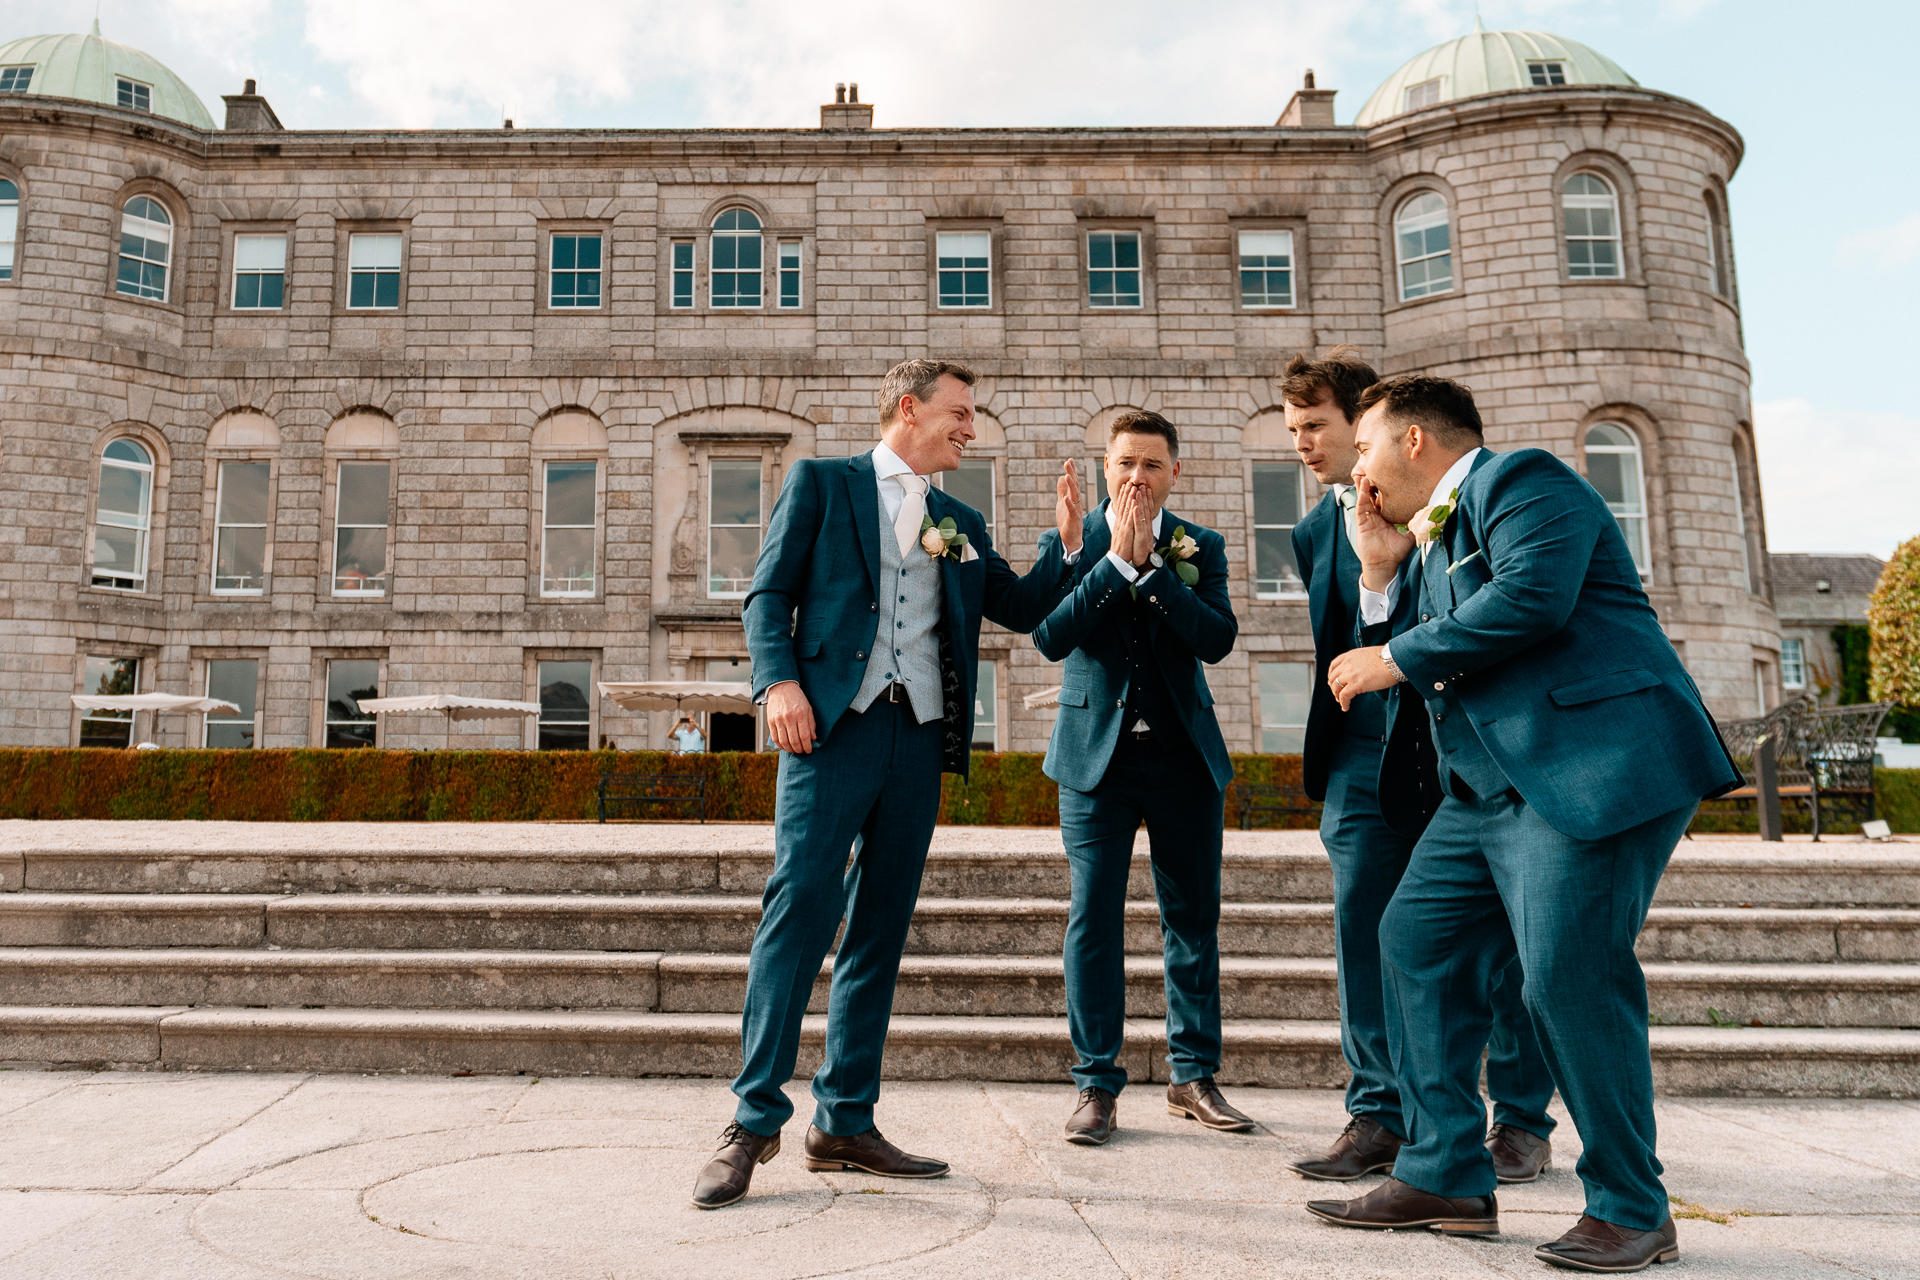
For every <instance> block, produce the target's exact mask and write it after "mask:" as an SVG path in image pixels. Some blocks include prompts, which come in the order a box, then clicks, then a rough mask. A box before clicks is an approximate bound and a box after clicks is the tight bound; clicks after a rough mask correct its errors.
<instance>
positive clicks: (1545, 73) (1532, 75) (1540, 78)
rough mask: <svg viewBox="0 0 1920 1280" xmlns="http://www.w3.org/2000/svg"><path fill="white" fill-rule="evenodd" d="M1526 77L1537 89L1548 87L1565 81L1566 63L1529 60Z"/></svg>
mask: <svg viewBox="0 0 1920 1280" xmlns="http://www.w3.org/2000/svg"><path fill="white" fill-rule="evenodd" d="M1527 78H1528V79H1529V80H1531V81H1533V84H1534V87H1535V88H1538V89H1546V88H1550V87H1552V86H1554V85H1562V84H1565V83H1566V82H1567V64H1566V63H1564V62H1529V63H1528V64H1527Z"/></svg>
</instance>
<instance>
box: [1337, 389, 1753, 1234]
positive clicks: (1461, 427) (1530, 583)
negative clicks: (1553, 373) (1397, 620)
mask: <svg viewBox="0 0 1920 1280" xmlns="http://www.w3.org/2000/svg"><path fill="white" fill-rule="evenodd" d="M1361 409H1362V416H1361V421H1360V430H1359V434H1358V438H1357V441H1356V447H1357V448H1358V450H1359V453H1360V465H1359V467H1358V468H1357V470H1356V480H1357V482H1358V485H1359V488H1360V490H1361V497H1360V502H1359V506H1358V508H1357V510H1358V511H1359V513H1360V517H1359V525H1360V531H1359V536H1358V543H1359V545H1360V548H1361V560H1362V562H1363V566H1364V567H1363V571H1362V579H1361V585H1362V587H1363V588H1364V590H1363V592H1362V597H1361V608H1362V615H1363V618H1375V617H1384V616H1386V615H1388V614H1390V613H1391V611H1392V607H1393V605H1394V603H1395V600H1394V596H1395V595H1396V594H1398V593H1404V592H1415V593H1417V599H1418V602H1419V605H1418V612H1419V616H1418V621H1417V623H1416V624H1415V625H1414V626H1412V627H1411V628H1409V629H1408V630H1406V631H1404V632H1402V633H1400V634H1398V635H1396V636H1394V637H1393V639H1392V640H1391V642H1389V643H1388V644H1386V645H1383V646H1378V647H1366V648H1359V649H1355V650H1353V651H1352V652H1350V653H1347V654H1345V655H1343V656H1342V657H1341V658H1340V659H1339V660H1338V661H1336V662H1335V663H1334V664H1333V666H1332V668H1331V669H1330V671H1329V672H1328V685H1329V687H1330V688H1331V689H1332V690H1333V692H1334V694H1335V696H1337V697H1338V698H1339V699H1340V701H1341V703H1342V705H1343V706H1345V705H1350V704H1351V702H1352V701H1353V699H1355V698H1356V697H1359V696H1361V695H1363V694H1366V693H1369V692H1372V691H1375V690H1379V689H1387V688H1392V687H1394V686H1395V685H1396V684H1399V683H1401V682H1403V681H1404V682H1405V685H1406V688H1405V689H1404V690H1403V691H1402V692H1403V696H1406V695H1411V696H1418V697H1420V698H1421V699H1423V700H1424V701H1425V702H1426V705H1427V710H1428V713H1429V716H1430V721H1431V724H1432V728H1433V738H1434V745H1435V748H1436V749H1437V751H1438V754H1439V771H1440V779H1441V783H1442V785H1443V787H1444V788H1445V791H1446V798H1445V799H1444V800H1442V802H1441V804H1440V808H1439V811H1438V812H1437V813H1436V814H1435V815H1434V818H1433V821H1432V823H1431V824H1430V825H1429V826H1428V827H1427V830H1426V833H1425V834H1424V835H1422V836H1421V838H1420V842H1419V843H1418V844H1417V845H1416V846H1415V847H1414V851H1413V857H1412V859H1411V861H1410V863H1409V865H1408V867H1407V871H1406V874H1405V876H1404V877H1403V878H1402V879H1401V881H1400V887H1399V888H1398V889H1397V890H1396V891H1395V892H1394V896H1393V901H1392V902H1391V903H1390V904H1389V906H1388V908H1387V912H1386V916H1385V918H1384V919H1383V920H1382V921H1381V925H1380V939H1381V953H1382V959H1383V961H1384V964H1385V969H1386V981H1387V999H1388V1005H1389V1009H1390V1014H1391V1021H1390V1023H1389V1034H1390V1037H1391V1047H1392V1052H1393V1061H1394V1068H1395V1072H1396V1074H1397V1075H1398V1076H1399V1078H1400V1085H1401V1090H1402V1097H1403V1100H1404V1102H1405V1103H1406V1105H1407V1110H1408V1116H1409V1129H1410V1132H1409V1133H1408V1139H1409V1141H1408V1143H1407V1145H1406V1146H1405V1147H1403V1148H1402V1149H1401V1151H1400V1154H1399V1157H1398V1159H1397V1160H1396V1162H1395V1164H1394V1170H1393V1176H1392V1177H1391V1178H1389V1179H1387V1181H1386V1182H1384V1183H1383V1184H1381V1185H1380V1186H1379V1187H1377V1188H1375V1189H1374V1190H1373V1191H1371V1192H1369V1193H1368V1194H1367V1195H1365V1196H1363V1197H1361V1198H1360V1199H1358V1200H1350V1201H1317V1202H1314V1203H1312V1204H1310V1205H1308V1210H1309V1212H1312V1213H1314V1214H1316V1215H1317V1216H1319V1217H1321V1218H1323V1219H1325V1220H1327V1221H1329V1222H1334V1223H1337V1224H1339V1225H1342V1226H1352V1227H1371V1228H1375V1229H1383V1228H1408V1227H1427V1228H1431V1229H1433V1230H1437V1231H1442V1232H1451V1233H1457V1234H1463V1235H1490V1234H1493V1233H1495V1232H1497V1231H1498V1230H1499V1219H1498V1205H1497V1204H1496V1202H1495V1199H1494V1195H1493V1188H1494V1171H1493V1167H1492V1161H1491V1159H1490V1157H1489V1156H1488V1153H1487V1151H1486V1148H1485V1147H1484V1146H1483V1145H1481V1136H1480V1135H1481V1130H1480V1126H1481V1123H1482V1117H1483V1115H1484V1112H1482V1111H1481V1108H1480V1099H1479V1094H1478V1090H1477V1087H1476V1079H1475V1077H1476V1075H1477V1072H1478V1067H1479V1056H1480V1046H1481V1045H1483V1044H1484V1043H1485V1042H1486V1038H1487V1030H1488V1027H1489V1024H1490V1020H1491V1012H1490V1008H1489V1003H1488V990H1489V987H1490V982H1491V979H1492V978H1493V976H1494V975H1495V974H1496V973H1498V972H1500V971H1501V970H1502V969H1503V968H1505V967H1506V966H1507V965H1508V964H1509V963H1510V962H1511V960H1512V958H1513V957H1514V956H1515V955H1516V954H1517V955H1518V957H1519V962H1520V968H1521V970H1522V972H1523V973H1524V975H1525V981H1524V986H1523V989H1522V999H1523V1001H1524V1002H1525V1005H1526V1008H1527V1012H1528V1013H1529V1014H1530V1015H1531V1016H1532V1018H1533V1021H1534V1024H1535V1027H1536V1028H1537V1030H1538V1031H1539V1034H1540V1039H1541V1045H1542V1049H1543V1050H1544V1052H1545V1054H1546V1057H1547V1062H1548V1064H1549V1066H1550V1067H1551V1069H1552V1072H1553V1077H1554V1080H1555V1083H1557V1084H1558V1085H1559V1088H1560V1094H1561V1096H1562V1097H1563V1098H1564V1099H1565V1100H1566V1103H1567V1109H1568V1111H1569V1112H1571V1113H1572V1116H1573V1122H1574V1125H1575V1127H1576V1128H1577V1129H1578V1130H1579V1132H1580V1138H1581V1141H1582V1143H1583V1145H1584V1147H1585V1150H1584V1151H1583V1152H1582V1154H1581V1157H1580V1161H1579V1164H1578V1165H1577V1166H1576V1171H1577V1172H1578V1173H1579V1175H1580V1178H1581V1181H1582V1182H1583V1183H1584V1184H1585V1188H1586V1212H1585V1213H1584V1214H1583V1216H1582V1217H1581V1218H1580V1220H1579V1222H1578V1223H1576V1224H1575V1225H1574V1226H1573V1228H1572V1229H1571V1230H1569V1231H1568V1232H1567V1233H1566V1234H1565V1235H1563V1236H1562V1237H1561V1238H1560V1239H1558V1240H1555V1241H1553V1242H1551V1243H1548V1244H1543V1245H1541V1246H1540V1247H1539V1248H1538V1249H1537V1250H1536V1251H1535V1254H1536V1256H1537V1257H1538V1258H1540V1260H1541V1261H1543V1262H1547V1263H1550V1264H1552V1265H1555V1266H1559V1267H1564V1268H1568V1269H1573V1270H1583V1271H1600V1272H1620V1271H1638V1270H1642V1269H1644V1268H1645V1267H1647V1266H1649V1265H1650V1264H1652V1263H1655V1262H1670V1261H1672V1260H1674V1259H1675V1258H1677V1257H1678V1256H1679V1252H1680V1247H1679V1239H1678V1236H1677V1234H1676V1233H1675V1230H1674V1225H1673V1219H1672V1217H1671V1216H1670V1214H1669V1212H1668V1202H1667V1195H1666V1189H1665V1187H1664V1186H1662V1185H1661V1182H1660V1173H1661V1165H1660V1161H1659V1158H1658V1157H1657V1156H1656V1155H1655V1154H1654V1118H1653V1071H1652V1061H1651V1056H1650V1052H1649V1046H1648V1040H1647V988H1646V978H1645V975H1644V974H1643V973H1642V972H1641V969H1640V963H1639V960H1638V959H1637V958H1636V957H1635V955H1634V940H1635V938H1636V936H1637V935H1638V934H1639V932H1640V927H1641V925H1642V924H1643V923H1644V922H1645V920H1646V915H1647V908H1648V906H1649V905H1650V903H1651V902H1652V899H1653V893H1654V888H1655V886H1656V885H1657V884H1658V883H1659V880H1660V875H1661V873H1662V872H1663V871H1664V870H1665V868H1666V865H1667V859H1668V858H1669V857H1670V856H1671V855H1672V853H1673V848H1674V845H1675V843H1677V842H1678V840H1679V839H1680V837H1681V835H1682V834H1683V833H1684V832H1685V831H1686V828H1687V823H1688V822H1689V821H1690V820H1691V819H1692V817H1693V813H1694V810H1695V809H1696V808H1697V807H1698V805H1699V802H1700V801H1701V800H1702V799H1703V798H1708V797H1712V796H1715V795H1718V794H1721V793H1723V792H1725V791H1727V790H1730V789H1732V788H1733V787H1734V786H1736V785H1738V783H1739V781H1740V775H1739V774H1738V772H1737V771H1736V770H1735V769H1734V767H1733V763H1732V761H1731V760H1730V759H1729V758H1728V756H1727V753H1726V750H1725V748H1724V747H1722V745H1721V743H1720V739H1719V735H1718V734H1717V732H1716V731H1715V729H1714V725H1713V721H1712V718H1711V717H1710V716H1709V714H1708V713H1707V709H1706V707H1705V705H1704V704H1703V703H1702V702H1701V699H1700V693H1699V690H1698V689H1696V688H1695V687H1694V683H1693V680H1692V679H1691V678H1690V677H1689V676H1688V675H1687V671H1686V668H1685V667H1684V666H1683V665H1682V664H1681V661H1680V657H1679V655H1678V654H1677V653H1676V652H1675V651H1674V648H1673V645H1672V644H1671V643H1670V642H1669V641H1668V640H1667V637H1666V634H1665V632H1664V631H1662V630H1661V627H1660V620H1659V618H1658V617H1657V616H1656V615H1655V614H1654V611H1653V607H1652V605H1651V604H1649V603H1648V601H1647V596H1646V592H1645V590H1644V589H1643V588H1642V587H1641V584H1640V574H1639V571H1638V569H1637V568H1636V567H1635V565H1634V561H1633V557H1632V555H1631V554H1630V553H1629V551H1628V549H1627V544H1626V541H1625V539H1624V538H1623V537H1622V536H1621V533H1620V530H1619V527H1618V525H1617V524H1616V522H1615V520H1614V518H1613V515H1612V513H1611V512H1610V511H1609V510H1608V509H1607V505H1606V502H1605V501H1604V500H1603V499H1602V498H1601V497H1600V495H1599V494H1598V493H1596V492H1595V491H1594V490H1593V488H1592V487H1591V486H1590V485H1588V484H1587V482H1586V481H1585V480H1583V479H1582V478H1581V477H1580V476H1579V474H1578V473H1576V472H1575V471H1573V470H1572V469H1571V468H1570V467H1568V466H1567V465H1566V464H1565V463H1563V462H1561V461H1560V460H1559V459H1558V458H1556V457H1554V456H1553V455H1552V454H1550V453H1547V452H1545V451H1543V450H1539V449H1520V450H1515V451H1514V452H1511V453H1501V454H1495V453H1490V452H1488V451H1487V450H1486V449H1485V448H1483V447H1482V445H1481V438H1482V432H1481V425H1480V415H1479V412H1478V410H1477V409H1476V408H1475V407H1474V403H1473V396H1472V394H1471V393H1470V392H1469V391H1468V390H1467V389H1466V388H1465V387H1463V386H1461V385H1460V384H1459V383H1456V382H1451V381H1449V380H1447V379H1444V378H1435V377H1428V376H1424V375H1407V376H1403V377H1397V378H1390V379H1388V380H1386V381H1385V382H1381V383H1378V384H1376V385H1375V386H1373V387H1371V388H1369V389H1368V390H1367V392H1366V394H1365V395H1363V396H1362V397H1361ZM1396 526H1399V527H1400V528H1403V529H1405V530H1406V532H1404V533H1402V532H1400V531H1399V530H1398V529H1396Z"/></svg>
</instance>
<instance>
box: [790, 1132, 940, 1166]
mask: <svg viewBox="0 0 1920 1280" xmlns="http://www.w3.org/2000/svg"><path fill="white" fill-rule="evenodd" d="M807 1168H808V1169H809V1170H811V1171H812V1172H814V1173H841V1172H844V1171H849V1170H852V1171H858V1172H860V1173H871V1174H876V1175H878V1176H879V1177H882V1178H943V1177H945V1176H946V1173H947V1162H946V1161H944V1160H929V1159H928V1158H927V1157H925V1156H910V1155H908V1154H907V1153H906V1152H904V1151H902V1150H901V1149H900V1148H898V1147H896V1146H894V1145H893V1144H892V1143H891V1142H888V1141H887V1140H886V1139H885V1138H883V1137H881V1136H880V1131H879V1130H878V1129H869V1130H867V1131H866V1132H865V1133H856V1134H854V1135H853V1136H852V1137H851V1138H836V1137H834V1136H833V1135H832V1134H830V1133H822V1132H820V1130H818V1129H816V1128H814V1127H813V1126H812V1125H808V1126H807Z"/></svg>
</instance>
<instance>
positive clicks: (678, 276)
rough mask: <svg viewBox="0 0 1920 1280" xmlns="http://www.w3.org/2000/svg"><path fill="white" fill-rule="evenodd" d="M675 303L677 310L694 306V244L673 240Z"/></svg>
mask: <svg viewBox="0 0 1920 1280" xmlns="http://www.w3.org/2000/svg"><path fill="white" fill-rule="evenodd" d="M672 251H673V305H674V308H675V309H676V310H684V309H686V308H689V307H691V306H693V244H692V242H691V241H687V240H676V241H674V242H673V246H672Z"/></svg>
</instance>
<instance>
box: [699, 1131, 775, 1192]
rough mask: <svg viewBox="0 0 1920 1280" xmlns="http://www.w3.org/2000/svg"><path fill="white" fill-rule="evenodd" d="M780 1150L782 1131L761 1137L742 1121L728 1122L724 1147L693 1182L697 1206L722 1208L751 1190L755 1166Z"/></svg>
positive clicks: (722, 1146)
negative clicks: (742, 1124) (750, 1185)
mask: <svg viewBox="0 0 1920 1280" xmlns="http://www.w3.org/2000/svg"><path fill="white" fill-rule="evenodd" d="M779 1154H780V1135H779V1134H778V1133H775V1134H773V1135H772V1136H771V1137H765V1138H763V1137H761V1136H760V1135H759V1134H757V1133H755V1132H753V1130H751V1129H746V1128H742V1127H741V1126H740V1125H739V1124H738V1123H735V1124H730V1125H728V1126H727V1131H726V1132H725V1133H723V1134H721V1135H720V1150H718V1151H717V1152H715V1153H714V1156H713V1159H711V1160H709V1161H707V1167H706V1168H704V1169H702V1170H701V1171H700V1177H699V1178H698V1179H696V1180H695V1182H694V1184H693V1207H694V1208H696V1209H720V1208H724V1207H725V1206H727V1205H730V1204H732V1203H733V1202H734V1201H735V1200H738V1199H740V1197H742V1196H744V1195H746V1194H747V1187H748V1185H749V1184H750V1183H751V1182H752V1181H753V1167H754V1166H755V1165H757V1164H765V1163H766V1162H767V1161H769V1160H771V1159H773V1158H774V1157H775V1156H777V1155H779Z"/></svg>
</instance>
